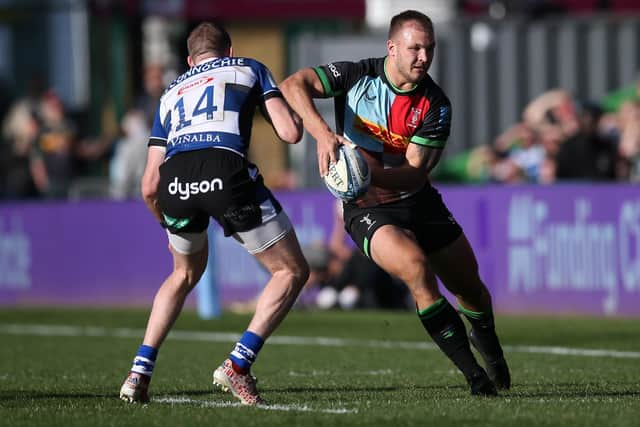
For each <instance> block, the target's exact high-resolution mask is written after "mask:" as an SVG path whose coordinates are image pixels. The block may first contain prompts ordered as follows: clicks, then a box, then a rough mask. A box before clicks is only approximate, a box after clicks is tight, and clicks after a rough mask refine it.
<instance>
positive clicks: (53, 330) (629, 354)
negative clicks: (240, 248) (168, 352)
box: [0, 323, 640, 359]
mask: <svg viewBox="0 0 640 427" xmlns="http://www.w3.org/2000/svg"><path fill="white" fill-rule="evenodd" d="M0 333H4V334H9V335H35V336H69V337H79V336H84V337H116V338H141V337H142V336H143V335H144V331H143V330H142V329H130V328H115V329H109V328H102V327H95V326H84V327H81V326H68V325H35V324H32V325H27V324H14V323H0ZM169 337H170V338H171V339H174V340H180V341H208V342H225V343H235V342H236V341H237V340H238V339H239V338H240V335H239V334H235V333H230V332H198V331H180V330H175V331H172V332H171V333H170V334H169ZM269 344H270V345H302V346H320V347H368V348H394V349H399V348H401V349H409V350H434V349H437V347H436V345H435V344H433V343H430V342H421V341H391V340H388V341H382V340H357V339H346V338H332V337H297V336H286V335H276V336H273V337H270V338H269ZM504 350H505V351H506V352H513V353H533V354H552V355H556V356H586V357H611V358H616V359H640V351H619V350H605V349H597V348H596V349H588V348H570V347H551V346H533V345H505V346H504Z"/></svg>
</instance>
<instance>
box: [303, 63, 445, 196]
mask: <svg viewBox="0 0 640 427" xmlns="http://www.w3.org/2000/svg"><path fill="white" fill-rule="evenodd" d="M385 64H386V58H370V59H364V60H362V61H359V62H333V63H331V64H328V65H323V66H320V67H316V68H315V69H314V70H315V72H316V74H317V75H318V77H319V78H320V80H321V82H322V86H323V88H324V92H325V95H326V96H333V97H335V115H336V133H338V134H339V135H343V136H344V137H345V138H346V139H348V140H350V141H352V142H353V143H354V144H356V145H357V146H359V147H361V148H363V149H365V150H366V151H367V152H368V153H369V154H371V155H372V156H373V157H375V158H377V159H378V160H379V161H380V162H381V163H382V164H383V165H384V166H385V167H394V166H399V165H401V164H402V163H403V162H404V161H405V153H406V151H407V147H408V146H409V144H410V143H412V144H419V145H423V146H428V147H433V148H438V149H442V148H444V145H445V143H446V141H447V138H448V137H449V130H450V127H451V103H450V102H449V99H448V98H447V97H446V95H445V94H444V92H443V91H442V89H440V87H439V86H438V85H437V84H436V83H435V82H434V81H433V80H432V79H431V77H430V76H428V75H426V76H425V78H424V79H423V80H422V81H421V82H420V84H418V85H417V86H416V87H415V88H413V89H410V90H405V91H403V90H400V89H398V88H397V87H395V86H394V85H393V83H391V82H390V81H389V79H388V78H387V75H386V73H385ZM411 194H412V193H409V192H400V191H391V190H387V189H382V188H379V187H375V186H371V187H370V189H369V191H368V192H367V194H366V195H365V196H363V198H361V199H360V200H359V201H358V204H359V205H360V206H372V205H376V204H382V203H389V202H393V201H397V200H400V199H403V198H406V197H408V196H410V195H411Z"/></svg>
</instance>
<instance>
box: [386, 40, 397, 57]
mask: <svg viewBox="0 0 640 427" xmlns="http://www.w3.org/2000/svg"><path fill="white" fill-rule="evenodd" d="M395 50H396V44H395V43H394V42H393V40H391V39H389V40H387V53H388V54H389V56H392V55H393V54H395Z"/></svg>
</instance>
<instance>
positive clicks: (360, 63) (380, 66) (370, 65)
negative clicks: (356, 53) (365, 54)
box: [326, 58, 384, 75]
mask: <svg viewBox="0 0 640 427" xmlns="http://www.w3.org/2000/svg"><path fill="white" fill-rule="evenodd" d="M326 67H327V68H329V70H331V71H333V70H334V68H336V67H337V68H338V69H340V70H348V71H351V72H358V73H361V74H368V75H378V74H382V73H383V72H384V58H364V59H360V60H355V61H333V62H330V63H328V64H327V65H326Z"/></svg>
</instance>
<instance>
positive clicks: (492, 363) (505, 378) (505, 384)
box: [469, 329, 511, 390]
mask: <svg viewBox="0 0 640 427" xmlns="http://www.w3.org/2000/svg"><path fill="white" fill-rule="evenodd" d="M494 336H495V333H494ZM469 341H470V342H471V344H472V345H473V346H474V347H475V349H476V350H478V353H480V356H482V359H483V360H484V362H485V364H486V366H487V374H488V375H489V378H490V379H491V381H493V383H494V384H495V386H496V388H497V389H498V390H509V388H511V373H510V372H509V366H508V365H507V361H506V360H505V358H504V354H503V353H502V348H501V347H500V343H499V342H498V338H497V336H495V338H494V339H493V340H491V341H494V344H493V347H494V351H492V352H489V351H487V350H488V349H487V348H486V347H487V345H486V344H487V343H486V342H481V341H480V339H479V338H478V336H477V334H475V333H474V330H473V329H471V331H469Z"/></svg>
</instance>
